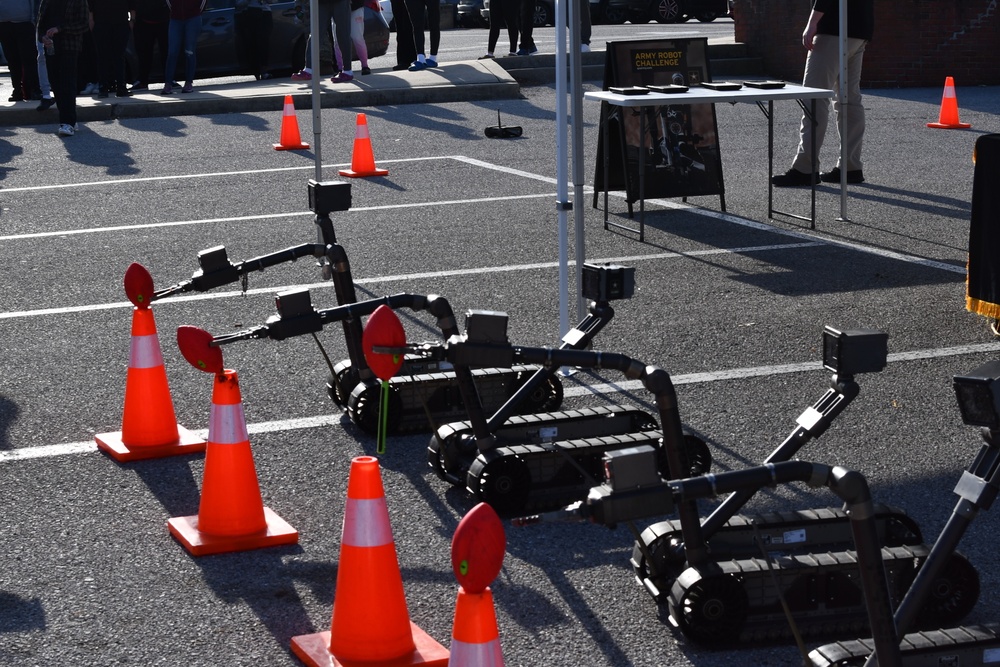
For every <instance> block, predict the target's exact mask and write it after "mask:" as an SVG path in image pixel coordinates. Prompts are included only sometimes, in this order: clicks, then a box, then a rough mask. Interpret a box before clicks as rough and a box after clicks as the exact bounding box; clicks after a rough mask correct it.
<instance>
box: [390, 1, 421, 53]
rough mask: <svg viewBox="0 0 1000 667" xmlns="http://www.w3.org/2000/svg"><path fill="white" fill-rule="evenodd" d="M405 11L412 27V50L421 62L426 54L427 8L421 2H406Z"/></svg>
mask: <svg viewBox="0 0 1000 667" xmlns="http://www.w3.org/2000/svg"><path fill="white" fill-rule="evenodd" d="M406 11H407V12H408V13H409V15H410V24H411V25H412V26H413V30H412V32H413V48H414V50H415V51H416V54H417V59H418V60H420V61H421V62H422V61H423V57H424V54H425V53H426V51H424V25H425V23H426V14H427V8H426V7H425V6H424V3H423V0H406ZM397 30H398V27H397Z"/></svg>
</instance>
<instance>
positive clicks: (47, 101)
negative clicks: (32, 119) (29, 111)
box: [35, 97, 56, 111]
mask: <svg viewBox="0 0 1000 667" xmlns="http://www.w3.org/2000/svg"><path fill="white" fill-rule="evenodd" d="M55 103H56V101H55V98H52V97H43V98H42V101H41V102H39V103H38V106H37V107H35V110H36V111H48V110H49V109H51V108H52V106H53V105H55Z"/></svg>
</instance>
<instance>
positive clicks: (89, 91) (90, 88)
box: [80, 83, 101, 95]
mask: <svg viewBox="0 0 1000 667" xmlns="http://www.w3.org/2000/svg"><path fill="white" fill-rule="evenodd" d="M100 90H101V86H100V84H97V83H88V84H87V85H86V86H84V87H83V90H81V91H80V94H81V95H93V94H94V93H97V92H99V91H100Z"/></svg>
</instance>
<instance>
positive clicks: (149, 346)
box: [128, 334, 163, 368]
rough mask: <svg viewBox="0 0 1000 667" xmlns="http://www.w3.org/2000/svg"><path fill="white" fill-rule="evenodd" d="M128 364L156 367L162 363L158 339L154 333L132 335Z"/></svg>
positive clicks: (140, 366) (137, 366)
mask: <svg viewBox="0 0 1000 667" xmlns="http://www.w3.org/2000/svg"><path fill="white" fill-rule="evenodd" d="M128 365H129V368H156V367H157V366H162V365H163V355H162V354H161V353H160V340H159V339H158V338H157V337H156V334H149V335H148V336H132V346H131V348H130V349H129V364H128Z"/></svg>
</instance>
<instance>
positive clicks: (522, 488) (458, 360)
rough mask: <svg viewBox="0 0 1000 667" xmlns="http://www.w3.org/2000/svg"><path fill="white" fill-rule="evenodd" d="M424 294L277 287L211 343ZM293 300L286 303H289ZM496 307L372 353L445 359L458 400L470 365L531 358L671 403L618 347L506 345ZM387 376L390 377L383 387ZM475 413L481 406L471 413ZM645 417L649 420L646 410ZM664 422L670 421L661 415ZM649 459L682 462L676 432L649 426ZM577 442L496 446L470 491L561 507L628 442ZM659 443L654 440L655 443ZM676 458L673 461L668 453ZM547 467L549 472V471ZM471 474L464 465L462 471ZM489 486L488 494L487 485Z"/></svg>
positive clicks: (312, 323) (655, 379) (468, 397)
mask: <svg viewBox="0 0 1000 667" xmlns="http://www.w3.org/2000/svg"><path fill="white" fill-rule="evenodd" d="M422 299H423V300H428V302H430V300H429V299H428V298H426V297H415V296H414V295H408V294H400V295H394V296H389V297H385V298H382V299H373V300H371V301H364V302H360V303H356V304H348V305H345V306H338V307H334V308H329V309H326V310H315V309H313V308H312V306H311V304H310V303H309V296H308V291H306V290H300V291H295V292H285V293H282V294H280V295H279V296H278V299H277V304H278V311H279V312H278V314H277V315H274V316H272V317H270V318H268V320H267V322H266V323H265V324H263V325H261V326H257V327H253V328H250V329H246V330H244V331H239V332H236V333H232V334H225V335H220V336H214V337H213V340H212V343H211V344H212V345H213V346H219V345H225V344H228V343H233V342H236V341H240V340H251V339H258V338H271V339H273V340H283V339H285V338H288V337H291V336H297V335H303V334H307V333H314V332H315V331H318V330H320V329H321V328H322V327H323V325H324V324H329V323H332V322H337V321H343V320H344V319H345V318H348V317H354V316H356V315H360V314H371V313H372V312H374V311H375V309H376V308H378V306H380V305H383V304H384V305H388V306H390V307H400V306H407V307H416V306H420V307H423V306H424V305H425V302H424V301H423V300H422ZM293 304H294V306H293ZM506 320H507V316H506V315H505V314H504V313H495V312H485V311H470V312H469V313H468V315H467V320H466V329H467V333H466V334H465V335H453V336H451V337H450V338H449V339H448V340H447V341H446V342H445V343H443V344H442V343H420V344H415V345H408V346H407V347H406V348H399V349H391V350H390V349H383V348H379V347H377V346H376V347H375V348H374V351H375V352H376V353H391V354H400V353H404V352H406V353H411V354H414V356H415V357H417V358H420V359H430V360H434V361H439V362H440V361H447V362H449V363H451V364H452V365H453V366H454V371H455V376H456V378H457V383H458V387H459V391H460V392H461V393H462V395H463V401H464V403H465V404H466V405H479V399H478V397H477V395H476V394H477V389H476V386H475V384H474V383H473V382H472V374H473V370H474V369H477V368H513V367H516V364H520V363H524V364H536V365H541V366H542V367H543V368H546V369H556V368H558V367H560V366H580V367H587V368H606V369H617V370H620V371H622V372H623V373H624V374H625V376H626V377H628V378H630V379H638V380H641V381H642V382H643V385H644V386H645V387H646V388H647V389H649V391H651V392H652V393H653V394H654V395H655V396H656V405H657V408H658V410H659V414H660V419H661V421H662V420H663V415H664V414H669V411H670V410H671V409H672V408H673V406H675V405H676V398H675V396H674V394H673V387H672V385H670V384H669V382H666V383H664V381H663V380H664V378H667V377H668V376H667V375H666V373H665V372H664V371H662V370H659V369H655V368H654V367H650V366H645V365H644V364H642V363H641V362H639V361H636V360H635V359H632V358H630V357H627V356H625V355H620V354H608V353H601V352H592V351H587V350H571V349H562V348H529V347H519V346H513V345H511V344H510V343H508V342H507V341H506ZM391 383H392V380H390V386H391ZM476 414H478V415H479V416H480V417H481V416H482V413H481V412H479V413H476ZM646 419H649V417H648V416H647V417H646ZM664 423H668V424H669V423H674V422H673V420H668V421H666V422H664ZM656 435H657V443H658V446H657V448H656V450H655V451H656V452H657V454H656V459H657V462H656V465H657V466H658V467H659V469H661V470H663V471H664V472H666V471H667V470H669V469H674V470H678V469H686V468H688V467H690V463H689V462H688V461H686V460H685V452H686V451H687V443H686V441H685V437H684V435H683V433H682V432H681V431H678V432H677V433H676V434H675V433H673V432H671V433H669V434H666V433H663V434H661V433H660V432H659V431H657V432H656ZM585 442H587V445H586V446H584V445H582V444H581V445H580V446H577V447H572V446H566V445H565V444H564V443H560V445H559V448H558V449H551V448H544V447H542V448H533V447H531V446H519V447H510V448H500V449H496V450H493V451H490V452H487V453H486V454H485V455H483V458H484V461H485V465H483V467H482V469H481V470H479V471H478V473H477V474H478V475H479V476H480V477H481V482H480V483H479V484H478V485H477V487H476V489H475V490H474V491H473V495H475V496H476V497H477V498H479V499H480V500H483V501H486V502H489V501H490V500H496V498H497V497H499V498H502V499H503V502H502V503H501V505H504V504H505V506H506V507H518V508H530V507H536V506H538V507H546V508H547V507H550V506H556V507H562V506H563V505H565V504H567V503H568V502H573V501H574V500H579V499H580V498H582V497H583V496H584V495H586V493H587V491H588V490H589V489H590V488H591V487H592V486H593V485H594V484H596V483H598V482H599V480H600V479H601V471H600V467H601V465H602V462H603V456H604V454H605V453H606V452H608V451H611V450H614V449H621V448H622V447H623V446H626V447H627V446H629V445H630V444H631V441H630V440H629V439H628V436H614V437H606V438H599V439H596V441H585ZM661 443H662V444H661ZM674 459H676V460H674ZM553 470H555V471H556V472H555V474H553ZM470 474H471V471H470ZM494 491H495V492H496V495H494V494H493V492H494Z"/></svg>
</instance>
